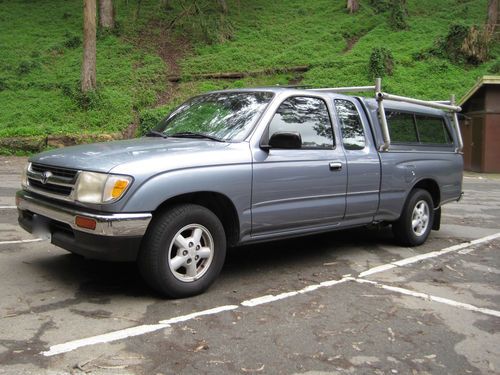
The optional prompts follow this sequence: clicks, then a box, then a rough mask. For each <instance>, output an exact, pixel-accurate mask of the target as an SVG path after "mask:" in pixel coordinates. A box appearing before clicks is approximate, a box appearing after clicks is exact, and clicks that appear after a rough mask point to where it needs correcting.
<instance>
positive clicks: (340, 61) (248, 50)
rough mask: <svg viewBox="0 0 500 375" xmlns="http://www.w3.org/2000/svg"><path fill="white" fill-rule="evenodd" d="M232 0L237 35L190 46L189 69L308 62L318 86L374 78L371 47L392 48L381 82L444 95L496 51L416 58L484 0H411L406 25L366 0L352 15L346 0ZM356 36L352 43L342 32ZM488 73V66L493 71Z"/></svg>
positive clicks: (484, 70) (464, 83) (476, 18)
mask: <svg viewBox="0 0 500 375" xmlns="http://www.w3.org/2000/svg"><path fill="white" fill-rule="evenodd" d="M229 3H230V10H231V14H230V19H231V21H232V23H233V24H234V25H236V27H235V28H236V32H235V35H234V39H233V40H232V41H230V42H226V43H223V44H217V45H204V44H201V43H200V44H196V45H195V53H194V54H193V55H192V56H190V57H189V58H187V59H185V60H184V61H183V62H182V67H183V74H184V75H186V76H189V75H193V74H196V73H202V72H218V71H245V70H259V69H268V68H280V67H284V66H291V65H303V64H307V65H311V66H312V69H311V70H310V71H309V72H307V73H306V74H305V76H304V80H303V83H304V84H309V85H312V86H318V87H328V86H352V85H366V84H372V82H371V80H370V79H369V78H368V74H367V66H368V60H369V56H370V53H371V50H372V49H373V48H376V47H385V48H388V49H389V50H391V52H392V54H393V56H394V58H395V60H396V64H395V71H394V74H393V75H392V76H391V77H385V78H384V80H383V84H384V87H385V88H386V89H387V90H390V91H393V92H397V93H399V94H401V95H409V96H418V97H421V98H426V99H445V98H448V97H449V95H450V94H452V93H455V94H456V95H457V96H458V97H460V96H461V95H463V94H464V93H465V92H466V91H467V90H468V89H469V88H470V87H471V86H472V85H473V83H474V82H475V80H476V79H477V78H479V77H480V76H482V75H484V74H488V73H489V70H491V69H492V66H493V64H494V62H495V58H496V59H498V56H499V46H498V44H496V45H495V46H494V48H493V50H492V55H493V58H492V59H491V60H490V61H489V62H487V63H485V64H483V65H481V66H479V67H464V66H459V65H453V64H451V63H450V62H448V61H447V60H445V59H440V58H431V59H429V60H424V61H415V59H414V58H413V57H412V56H413V54H415V53H418V52H420V51H422V50H425V49H429V48H431V47H433V46H434V45H435V41H436V40H437V39H438V38H439V37H442V36H445V35H446V34H447V32H448V28H449V26H450V25H451V24H453V23H457V22H461V23H463V24H466V25H472V24H481V23H482V22H484V19H485V17H486V6H487V4H486V3H487V1H486V0H471V1H464V0H461V1H456V0H444V1H439V2H437V1H434V0H419V1H416V0H413V1H408V3H409V13H410V14H409V24H410V29H409V30H406V31H399V32H396V31H393V30H392V29H391V28H390V27H389V25H388V23H387V19H388V15H387V14H384V13H380V14H377V13H376V12H375V10H374V9H373V8H372V7H371V6H370V2H369V1H367V0H365V1H361V7H360V10H359V12H357V13H356V14H354V15H350V14H348V13H346V11H345V1H337V2H332V1H331V0H315V1H307V2H306V1H302V0H289V1H286V6H284V5H283V3H284V2H283V1H267V0H253V1H251V2H240V3H241V7H239V8H238V6H237V3H238V2H237V1H232V2H229ZM352 36H357V37H359V40H358V41H357V43H356V44H355V45H354V47H353V48H352V49H351V50H350V51H345V50H346V45H347V44H346V43H347V42H346V40H347V39H348V38H350V37H352ZM490 74H491V73H490Z"/></svg>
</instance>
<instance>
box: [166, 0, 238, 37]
mask: <svg viewBox="0 0 500 375" xmlns="http://www.w3.org/2000/svg"><path fill="white" fill-rule="evenodd" d="M174 5H177V7H174ZM166 12H167V13H166V14H167V18H169V19H170V20H169V24H170V27H174V26H175V28H176V29H177V31H180V32H182V33H184V34H187V35H190V36H191V38H192V39H194V40H201V41H203V42H205V43H207V44H215V43H224V42H226V41H228V40H231V39H232V37H233V33H234V26H233V24H232V22H231V20H230V19H229V18H227V17H226V14H225V13H226V12H224V11H222V10H221V6H220V3H219V2H218V1H214V0H179V1H178V2H176V3H175V4H174V3H170V8H167V9H166Z"/></svg>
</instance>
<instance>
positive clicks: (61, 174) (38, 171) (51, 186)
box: [28, 163, 78, 199]
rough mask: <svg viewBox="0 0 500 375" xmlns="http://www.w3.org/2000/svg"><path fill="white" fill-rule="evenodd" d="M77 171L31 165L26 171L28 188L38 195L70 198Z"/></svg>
mask: <svg viewBox="0 0 500 375" xmlns="http://www.w3.org/2000/svg"><path fill="white" fill-rule="evenodd" d="M77 175H78V171H77V170H74V169H67V168H59V167H53V166H50V165H43V164H36V163H32V164H31V166H30V168H29V170H28V183H29V186H30V187H31V188H32V189H33V190H34V191H36V192H37V193H39V194H45V195H49V196H55V197H61V198H63V199H67V198H69V197H70V195H71V192H72V191H73V187H74V185H75V183H76V179H77Z"/></svg>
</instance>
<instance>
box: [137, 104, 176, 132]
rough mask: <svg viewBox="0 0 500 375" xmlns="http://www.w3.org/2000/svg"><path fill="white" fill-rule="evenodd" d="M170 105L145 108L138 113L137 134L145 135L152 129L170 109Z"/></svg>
mask: <svg viewBox="0 0 500 375" xmlns="http://www.w3.org/2000/svg"><path fill="white" fill-rule="evenodd" d="M171 109H172V108H171V107H170V106H165V107H162V108H153V109H145V110H143V111H141V113H140V115H139V134H140V135H145V134H146V133H147V132H148V131H150V130H151V129H153V128H154V127H155V126H156V125H158V123H159V122H160V121H161V120H163V118H165V116H166V115H168V113H169V112H170V111H171Z"/></svg>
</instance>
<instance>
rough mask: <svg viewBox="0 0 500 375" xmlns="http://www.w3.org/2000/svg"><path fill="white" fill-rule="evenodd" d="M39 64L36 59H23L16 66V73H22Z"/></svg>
mask: <svg viewBox="0 0 500 375" xmlns="http://www.w3.org/2000/svg"><path fill="white" fill-rule="evenodd" d="M39 65H40V64H39V63H38V62H36V61H30V60H23V61H21V62H20V63H19V65H18V66H17V74H19V75H24V74H28V73H29V72H31V71H32V70H33V69H34V68H37V67H38V66H39Z"/></svg>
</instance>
